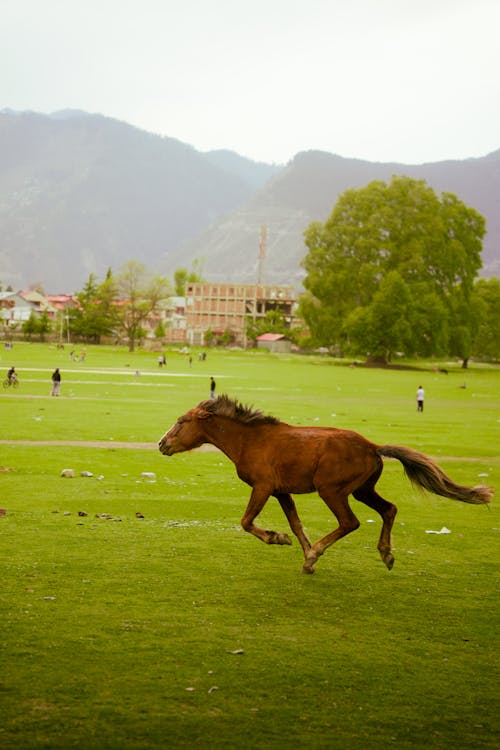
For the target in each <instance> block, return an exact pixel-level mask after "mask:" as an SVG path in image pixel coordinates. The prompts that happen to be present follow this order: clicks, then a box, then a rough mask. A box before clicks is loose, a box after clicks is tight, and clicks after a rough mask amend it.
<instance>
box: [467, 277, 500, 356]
mask: <svg viewBox="0 0 500 750" xmlns="http://www.w3.org/2000/svg"><path fill="white" fill-rule="evenodd" d="M474 309H475V310H476V311H477V315H478V326H477V331H476V336H475V338H474V341H473V342H472V353H473V354H474V356H476V357H485V358H489V359H495V360H498V359H500V279H497V278H492V279H488V280H486V279H479V280H478V281H477V282H476V284H475V288H474Z"/></svg>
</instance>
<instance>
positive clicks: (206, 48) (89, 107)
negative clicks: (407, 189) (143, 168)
mask: <svg viewBox="0 0 500 750" xmlns="http://www.w3.org/2000/svg"><path fill="white" fill-rule="evenodd" d="M4 107H9V108H12V109H16V110H26V109H29V110H34V111H37V112H46V113H48V112H53V111H56V110H58V109H66V108H75V109H83V110H86V111H88V112H100V113H102V114H104V115H107V116H110V117H115V118H117V119H120V120H124V121H126V122H128V123H130V124H132V125H136V126H137V127H140V128H143V129H144V130H148V131H151V132H154V133H159V134H161V135H167V136H171V137H173V138H178V139H179V140H181V141H184V142H186V143H190V144H191V145H193V146H194V147H195V148H196V149H198V150H200V151H206V150H209V149H215V148H228V149H232V150H234V151H237V152H238V153H240V154H242V155H244V156H247V157H250V158H251V159H255V160H257V161H266V162H278V163H283V162H287V161H288V160H289V159H291V158H293V156H294V155H295V154H296V153H298V152H299V151H304V150H308V149H321V150H324V151H329V152H331V153H335V154H339V155H341V156H345V157H356V158H360V159H368V160H370V161H398V162H403V163H421V162H429V161H441V160H444V159H464V158H468V157H474V156H484V155H485V154H487V153H490V152H491V151H495V150H497V149H499V148H500V0H419V2H417V1H416V0H246V2H245V1H243V0H0V108H4Z"/></svg>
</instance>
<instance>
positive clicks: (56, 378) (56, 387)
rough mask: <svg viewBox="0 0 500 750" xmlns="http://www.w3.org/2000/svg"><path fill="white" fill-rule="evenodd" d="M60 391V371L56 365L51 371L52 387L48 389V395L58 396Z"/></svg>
mask: <svg viewBox="0 0 500 750" xmlns="http://www.w3.org/2000/svg"><path fill="white" fill-rule="evenodd" d="M60 391H61V373H60V372H59V368H58V367H56V369H55V370H54V372H53V373H52V389H51V391H50V395H51V396H59V393H60Z"/></svg>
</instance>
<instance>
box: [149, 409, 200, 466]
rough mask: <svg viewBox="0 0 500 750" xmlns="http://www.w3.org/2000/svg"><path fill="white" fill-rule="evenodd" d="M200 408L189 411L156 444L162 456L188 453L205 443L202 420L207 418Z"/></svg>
mask: <svg viewBox="0 0 500 750" xmlns="http://www.w3.org/2000/svg"><path fill="white" fill-rule="evenodd" d="M200 407H201V404H200V405H199V406H196V407H195V408H194V409H190V410H189V411H187V412H186V413H185V414H183V415H182V417H179V419H178V420H177V422H176V423H175V424H174V426H173V427H171V428H170V429H169V430H168V432H166V433H165V434H164V435H163V437H162V438H160V440H159V442H158V447H159V449H160V452H161V453H163V455H164V456H172V455H173V454H174V453H182V451H190V450H191V449H192V448H198V447H199V446H200V445H203V443H205V442H206V436H205V434H204V432H203V422H202V420H203V419H204V418H206V417H207V416H208V414H206V413H205V412H204V411H203V409H202V408H200Z"/></svg>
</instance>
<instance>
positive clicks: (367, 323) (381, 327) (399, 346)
mask: <svg viewBox="0 0 500 750" xmlns="http://www.w3.org/2000/svg"><path fill="white" fill-rule="evenodd" d="M413 317H414V305H413V300H412V298H411V294H410V291H409V289H408V286H407V284H406V283H405V282H404V281H403V279H402V278H401V276H400V275H399V273H398V272H397V271H390V272H389V273H388V274H387V276H386V277H385V278H384V279H382V281H381V283H380V286H379V288H378V290H377V291H376V292H375V294H374V296H373V300H372V303H371V305H367V306H365V307H356V308H355V309H354V310H353V311H352V313H351V314H350V315H349V316H348V318H347V321H346V324H345V330H346V332H347V334H348V336H349V338H350V340H351V342H355V344H356V347H355V349H356V351H364V352H365V353H366V354H367V355H368V356H369V358H370V359H371V360H373V361H382V362H390V360H391V358H392V356H393V355H394V354H395V352H397V351H400V350H403V351H408V348H409V347H411V346H412V338H413V331H412V323H413Z"/></svg>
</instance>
